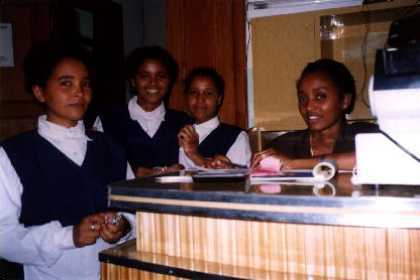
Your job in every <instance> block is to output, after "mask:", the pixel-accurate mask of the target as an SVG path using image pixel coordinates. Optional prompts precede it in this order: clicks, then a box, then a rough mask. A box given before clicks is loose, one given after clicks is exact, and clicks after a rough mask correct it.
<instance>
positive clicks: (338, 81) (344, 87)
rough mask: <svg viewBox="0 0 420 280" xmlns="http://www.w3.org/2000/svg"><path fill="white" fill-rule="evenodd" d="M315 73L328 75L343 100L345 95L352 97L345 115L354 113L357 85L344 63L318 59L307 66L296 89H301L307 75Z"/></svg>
mask: <svg viewBox="0 0 420 280" xmlns="http://www.w3.org/2000/svg"><path fill="white" fill-rule="evenodd" d="M314 73H322V74H324V75H326V76H327V77H328V78H329V79H330V80H331V82H333V84H334V85H335V87H336V88H337V89H338V94H339V97H340V98H341V99H343V98H344V95H350V97H351V101H350V104H349V106H348V107H347V109H346V110H345V112H344V113H345V114H350V113H351V112H352V111H353V108H354V103H355V101H356V83H355V81H354V78H353V75H352V74H351V72H350V71H349V69H348V68H347V67H346V66H345V65H344V64H343V63H340V62H338V61H335V60H332V59H328V58H323V59H318V60H316V61H314V62H311V63H308V65H306V67H305V68H304V69H303V71H302V73H301V74H300V77H299V79H298V81H297V83H296V87H297V88H298V89H299V85H300V83H301V82H302V80H303V79H304V78H305V77H306V76H307V75H309V74H314Z"/></svg>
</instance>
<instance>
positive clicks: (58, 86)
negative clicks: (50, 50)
mask: <svg viewBox="0 0 420 280" xmlns="http://www.w3.org/2000/svg"><path fill="white" fill-rule="evenodd" d="M32 90H33V92H34V94H35V97H36V98H37V99H38V100H39V101H40V102H42V103H44V104H45V105H46V107H47V120H48V121H50V122H53V123H56V124H58V125H61V126H64V127H73V126H75V125H76V124H77V122H78V121H79V120H81V119H82V118H83V115H84V113H85V112H86V110H87V107H88V105H89V103H90V100H91V98H92V89H91V87H90V78H89V73H88V70H87V68H86V66H85V65H84V64H83V63H81V62H80V61H78V60H75V59H72V58H64V59H62V60H61V61H60V62H59V63H58V64H57V65H56V66H55V68H54V70H53V72H52V74H51V76H50V77H49V78H48V80H47V81H46V84H45V87H41V86H39V85H34V86H33V87H32Z"/></svg>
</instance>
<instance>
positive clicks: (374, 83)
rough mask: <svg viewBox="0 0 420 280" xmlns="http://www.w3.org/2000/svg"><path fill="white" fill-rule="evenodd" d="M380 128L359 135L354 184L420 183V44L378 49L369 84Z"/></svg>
mask: <svg viewBox="0 0 420 280" xmlns="http://www.w3.org/2000/svg"><path fill="white" fill-rule="evenodd" d="M369 99H370V106H371V111H372V114H373V115H374V116H375V117H376V118H377V119H378V124H379V127H380V130H381V133H371V134H358V135H357V136H356V161H357V167H356V168H357V171H356V174H355V175H354V176H353V182H354V183H356V184H362V183H363V184H412V185H417V184H418V185H420V48H418V47H417V46H414V47H410V48H404V49H396V48H389V49H383V50H378V51H377V55H376V62H375V73H374V75H373V77H372V78H371V80H370V84H369Z"/></svg>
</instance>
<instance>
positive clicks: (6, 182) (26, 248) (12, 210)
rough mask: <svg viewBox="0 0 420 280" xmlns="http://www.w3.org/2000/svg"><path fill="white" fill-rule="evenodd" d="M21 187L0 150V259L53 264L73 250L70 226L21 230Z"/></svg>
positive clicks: (51, 223) (45, 226)
mask: <svg viewBox="0 0 420 280" xmlns="http://www.w3.org/2000/svg"><path fill="white" fill-rule="evenodd" d="M22 192H23V187H22V184H21V182H20V179H19V177H18V175H17V174H16V171H15V169H14V168H13V166H12V164H11V162H10V160H9V158H8V156H7V154H6V152H5V151H4V149H3V148H0V257H3V258H5V259H7V260H9V261H13V262H18V263H23V264H32V265H42V266H44V265H47V266H49V265H53V264H54V263H55V262H56V261H57V260H58V259H59V258H60V257H61V255H62V253H63V251H64V250H67V249H73V248H75V247H74V243H73V227H72V226H68V227H62V226H61V224H60V223H59V222H58V221H51V222H49V223H47V224H43V225H39V226H30V227H25V226H24V225H23V224H20V223H19V216H20V212H21V195H22Z"/></svg>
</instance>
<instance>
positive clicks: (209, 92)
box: [178, 67, 251, 168]
mask: <svg viewBox="0 0 420 280" xmlns="http://www.w3.org/2000/svg"><path fill="white" fill-rule="evenodd" d="M184 91H185V94H186V96H187V103H188V108H189V111H190V113H191V115H192V116H193V118H194V120H195V123H194V125H187V126H185V127H184V128H183V129H182V130H181V131H180V133H179V134H178V139H179V144H180V147H181V148H180V160H179V162H180V164H182V165H183V166H184V167H185V168H197V167H210V168H228V167H233V166H243V167H246V166H249V164H250V158H251V148H250V145H249V138H248V135H247V133H246V132H245V131H243V130H241V129H240V128H239V127H236V126H232V125H228V124H225V123H221V122H220V121H219V118H218V117H217V114H218V112H219V108H220V107H221V106H222V103H223V97H224V81H223V78H222V77H221V76H220V75H219V74H218V73H217V72H216V70H214V69H212V68H207V67H200V68H195V69H193V70H192V71H191V72H190V73H189V74H188V76H187V78H186V79H185V88H184Z"/></svg>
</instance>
